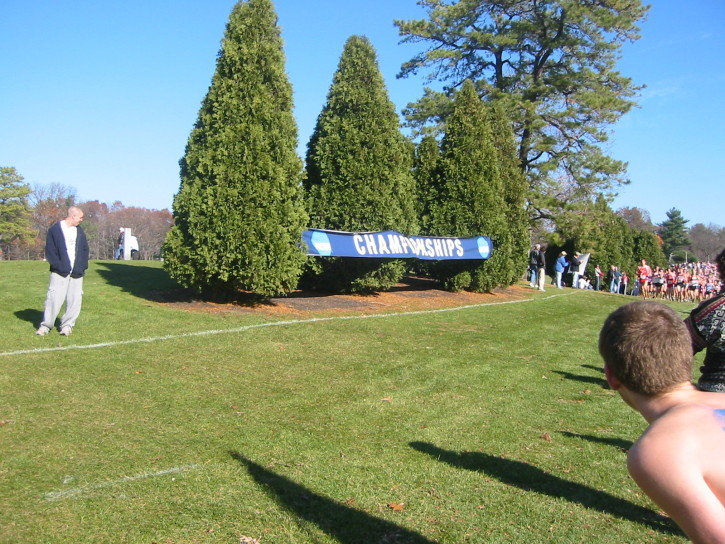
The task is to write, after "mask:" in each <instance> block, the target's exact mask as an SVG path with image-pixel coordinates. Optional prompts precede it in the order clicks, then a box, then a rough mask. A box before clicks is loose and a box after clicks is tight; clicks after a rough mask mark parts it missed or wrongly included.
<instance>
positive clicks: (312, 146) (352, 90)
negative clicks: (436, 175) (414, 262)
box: [305, 36, 417, 292]
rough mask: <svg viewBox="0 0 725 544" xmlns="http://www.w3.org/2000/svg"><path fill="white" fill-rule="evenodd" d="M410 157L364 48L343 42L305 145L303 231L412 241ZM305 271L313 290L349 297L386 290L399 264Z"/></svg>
mask: <svg viewBox="0 0 725 544" xmlns="http://www.w3.org/2000/svg"><path fill="white" fill-rule="evenodd" d="M412 156H413V150H412V144H411V143H410V142H409V141H408V140H407V139H406V138H405V137H404V136H403V135H402V133H401V132H400V119H399V117H398V115H397V113H396V112H395V106H394V105H393V103H392V102H391V101H390V99H389V98H388V92H387V89H386V88H385V83H384V81H383V77H382V75H381V73H380V70H379V68H378V63H377V55H376V53H375V50H374V48H373V46H372V44H371V43H370V41H369V40H368V39H367V38H366V37H364V36H352V37H350V38H349V39H348V40H347V42H346V43H345V47H344V50H343V52H342V55H341V57H340V62H339V65H338V68H337V71H336V73H335V74H334V77H333V82H332V85H331V87H330V91H329V93H328V96H327V102H326V104H325V106H324V108H323V110H322V112H321V113H320V115H319V117H318V119H317V124H316V126H315V129H314V132H313V134H312V137H311V139H310V142H309V144H308V149H307V157H306V166H307V172H306V178H305V187H306V188H307V190H308V192H309V212H310V226H311V227H314V228H323V229H331V230H342V231H378V230H387V229H393V230H397V231H399V232H402V233H403V234H406V235H410V234H415V233H416V230H417V219H416V214H415V203H414V199H415V187H414V183H413V178H412V174H411V165H412ZM311 266H312V270H313V271H314V275H313V276H311V277H310V282H311V284H312V285H313V286H314V287H316V288H319V289H324V290H330V291H349V292H367V291H377V290H382V289H387V288H389V287H391V286H392V285H394V284H395V283H397V282H398V281H399V280H400V278H401V277H402V276H403V274H404V273H405V270H406V264H405V262H404V261H400V260H389V259H386V260H384V259H369V258H364V259H363V258H344V259H343V258H334V257H333V258H318V259H316V260H315V261H313V262H312V263H311Z"/></svg>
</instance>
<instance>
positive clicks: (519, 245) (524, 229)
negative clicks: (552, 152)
mask: <svg viewBox="0 0 725 544" xmlns="http://www.w3.org/2000/svg"><path fill="white" fill-rule="evenodd" d="M489 116H490V119H491V133H492V136H493V144H494V146H495V148H496V151H497V152H498V165H499V173H500V175H501V182H502V184H503V197H504V202H505V203H506V210H505V213H506V240H504V241H502V242H501V243H499V250H503V251H506V253H507V259H508V263H507V264H506V269H507V270H508V272H509V280H508V281H507V282H505V283H506V284H507V285H509V284H512V283H514V282H515V281H516V280H518V279H519V278H520V277H521V275H522V274H523V272H524V270H526V266H527V263H528V250H529V217H528V214H527V212H526V193H527V190H528V187H527V183H526V177H525V176H524V174H523V172H522V171H521V168H520V165H519V161H518V156H517V152H516V141H515V139H514V132H513V127H512V125H511V121H510V120H509V118H508V117H507V116H506V111H505V110H504V108H503V107H502V106H501V104H496V103H494V104H492V105H491V106H490V107H489Z"/></svg>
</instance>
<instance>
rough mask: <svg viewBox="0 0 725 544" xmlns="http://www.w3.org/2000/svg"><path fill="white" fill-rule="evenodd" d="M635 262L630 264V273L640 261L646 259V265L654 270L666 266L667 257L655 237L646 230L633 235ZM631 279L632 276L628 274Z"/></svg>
mask: <svg viewBox="0 0 725 544" xmlns="http://www.w3.org/2000/svg"><path fill="white" fill-rule="evenodd" d="M632 253H633V254H634V258H635V262H634V263H632V271H634V270H635V269H636V267H637V265H639V263H640V261H641V260H642V259H647V263H648V264H649V265H650V266H651V267H652V268H654V267H655V266H660V267H665V266H667V257H666V256H665V254H664V253H663V252H662V248H661V247H660V244H659V240H658V239H657V235H656V234H655V233H654V232H650V231H647V230H640V231H637V232H636V233H635V235H634V247H633V250H632ZM630 277H633V274H630Z"/></svg>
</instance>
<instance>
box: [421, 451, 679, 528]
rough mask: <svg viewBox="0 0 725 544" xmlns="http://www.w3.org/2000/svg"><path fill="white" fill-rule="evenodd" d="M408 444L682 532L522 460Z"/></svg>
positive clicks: (524, 485)
mask: <svg viewBox="0 0 725 544" xmlns="http://www.w3.org/2000/svg"><path fill="white" fill-rule="evenodd" d="M410 447H411V448H413V449H415V450H418V451H420V452H423V453H425V454H427V455H430V456H431V457H433V458H434V459H436V460H438V461H442V462H444V463H447V464H449V465H451V466H452V467H456V468H462V469H465V470H472V471H474V472H483V473H484V474H487V475H489V476H492V477H494V478H497V479H498V480H500V481H501V482H502V483H504V484H507V485H512V486H515V487H518V488H519V489H523V490H524V491H533V492H535V493H541V494H542V495H548V496H550V497H554V498H558V499H564V500H567V501H569V502H572V503H574V504H579V505H581V506H584V507H585V508H590V509H592V510H596V511H598V512H605V513H607V514H610V515H612V516H615V517H618V518H620V519H624V520H627V521H631V522H634V523H640V524H642V525H646V526H648V527H649V528H651V529H654V530H655V531H658V532H660V533H666V534H673V535H683V536H684V534H683V533H682V532H681V531H680V529H679V527H677V525H676V524H675V523H674V522H673V521H672V520H670V519H669V518H667V517H664V516H661V515H659V514H657V513H656V512H653V511H652V510H650V509H648V508H644V507H642V506H638V505H636V504H633V503H631V502H629V501H626V500H624V499H620V498H618V497H615V496H613V495H610V494H609V493H606V492H604V491H599V490H597V489H593V488H591V487H587V486H585V485H582V484H578V483H576V482H571V481H569V480H564V479H563V478H559V477H558V476H554V475H553V474H549V473H547V472H545V471H543V470H541V469H540V468H537V467H534V466H531V465H529V464H527V463H523V462H521V461H515V460H513V459H504V458H502V457H496V456H495V455H488V454H486V453H482V452H472V451H462V452H456V451H450V450H444V449H442V448H439V447H437V446H435V445H433V444H429V443H427V442H411V443H410Z"/></svg>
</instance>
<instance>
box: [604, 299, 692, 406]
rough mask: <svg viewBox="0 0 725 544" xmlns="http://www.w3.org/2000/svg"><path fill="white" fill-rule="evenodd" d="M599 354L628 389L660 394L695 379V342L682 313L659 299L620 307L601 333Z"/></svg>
mask: <svg viewBox="0 0 725 544" xmlns="http://www.w3.org/2000/svg"><path fill="white" fill-rule="evenodd" d="M599 353H600V354H601V356H602V358H603V359H604V362H605V363H606V364H607V366H608V367H609V369H610V370H611V371H612V373H613V374H614V376H615V377H616V378H617V379H618V380H619V381H620V383H622V385H624V386H625V387H627V388H628V389H630V390H631V391H634V392H636V393H641V394H643V395H657V394H660V393H664V392H666V391H669V390H670V389H672V388H673V387H674V386H675V385H677V384H680V383H682V382H689V381H691V380H692V361H693V355H692V342H691V340H690V333H689V332H688V330H687V327H686V326H685V324H684V322H683V321H682V318H681V317H680V316H679V314H678V313H677V312H676V311H675V310H673V309H672V308H670V307H669V306H665V305H664V304H662V303H660V302H654V301H637V302H631V303H629V304H626V305H624V306H620V307H619V308H617V309H616V310H615V311H614V312H612V313H611V314H610V315H609V317H608V318H607V319H606V321H605V322H604V326H603V327H602V330H601V332H600V333H599Z"/></svg>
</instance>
